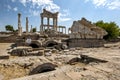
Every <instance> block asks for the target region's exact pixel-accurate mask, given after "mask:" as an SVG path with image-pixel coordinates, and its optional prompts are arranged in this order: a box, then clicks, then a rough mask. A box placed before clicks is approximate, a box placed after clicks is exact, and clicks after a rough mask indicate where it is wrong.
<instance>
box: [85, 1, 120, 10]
mask: <svg viewBox="0 0 120 80" xmlns="http://www.w3.org/2000/svg"><path fill="white" fill-rule="evenodd" d="M90 1H91V2H92V3H93V4H94V5H95V6H96V7H106V8H108V9H111V10H113V9H120V0H85V2H90Z"/></svg>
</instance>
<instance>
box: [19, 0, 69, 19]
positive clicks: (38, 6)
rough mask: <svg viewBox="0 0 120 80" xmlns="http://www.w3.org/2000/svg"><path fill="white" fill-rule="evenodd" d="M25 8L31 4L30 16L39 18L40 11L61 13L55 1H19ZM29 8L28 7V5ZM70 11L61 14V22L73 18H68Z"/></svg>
mask: <svg viewBox="0 0 120 80" xmlns="http://www.w3.org/2000/svg"><path fill="white" fill-rule="evenodd" d="M19 1H20V2H21V3H22V4H23V5H24V6H25V7H26V4H27V3H31V5H30V6H29V7H30V10H29V12H30V14H31V15H33V16H39V15H40V10H41V11H42V10H43V9H46V10H48V11H51V12H60V6H58V5H57V4H55V3H54V2H53V0H19ZM27 6H28V5H27ZM67 16H69V11H68V10H63V11H62V13H61V12H60V13H59V16H58V18H59V21H68V20H71V18H68V17H67Z"/></svg>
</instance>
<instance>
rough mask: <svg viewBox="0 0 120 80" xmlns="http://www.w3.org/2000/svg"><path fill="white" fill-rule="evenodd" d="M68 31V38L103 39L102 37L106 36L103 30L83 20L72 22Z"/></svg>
mask: <svg viewBox="0 0 120 80" xmlns="http://www.w3.org/2000/svg"><path fill="white" fill-rule="evenodd" d="M70 30H71V34H70V38H82V39H91V38H92V39H103V37H104V36H105V35H107V32H106V31H105V30H104V29H102V28H100V27H98V26H96V25H94V24H92V23H91V22H90V21H88V20H86V19H85V18H82V19H81V20H78V21H74V22H73V25H72V27H71V28H70Z"/></svg>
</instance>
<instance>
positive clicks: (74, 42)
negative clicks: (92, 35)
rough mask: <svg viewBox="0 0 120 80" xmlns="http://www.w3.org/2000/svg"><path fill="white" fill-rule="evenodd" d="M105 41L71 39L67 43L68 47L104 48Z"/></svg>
mask: <svg viewBox="0 0 120 80" xmlns="http://www.w3.org/2000/svg"><path fill="white" fill-rule="evenodd" d="M104 43H105V41H104V40H102V39H69V40H68V41H67V44H68V47H69V48H73V47H85V48H91V47H102V46H104Z"/></svg>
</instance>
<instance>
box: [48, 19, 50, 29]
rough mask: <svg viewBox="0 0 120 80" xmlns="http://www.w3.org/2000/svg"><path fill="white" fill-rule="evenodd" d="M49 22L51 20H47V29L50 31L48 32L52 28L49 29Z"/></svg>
mask: <svg viewBox="0 0 120 80" xmlns="http://www.w3.org/2000/svg"><path fill="white" fill-rule="evenodd" d="M49 20H50V19H49V18H47V25H48V27H47V29H48V30H49V29H50V28H49V27H50V24H49Z"/></svg>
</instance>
